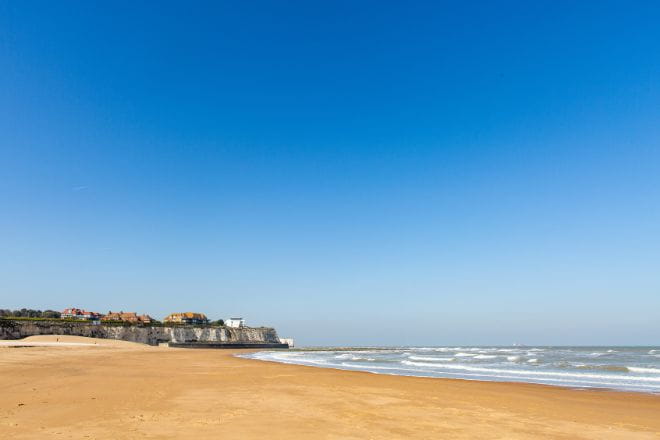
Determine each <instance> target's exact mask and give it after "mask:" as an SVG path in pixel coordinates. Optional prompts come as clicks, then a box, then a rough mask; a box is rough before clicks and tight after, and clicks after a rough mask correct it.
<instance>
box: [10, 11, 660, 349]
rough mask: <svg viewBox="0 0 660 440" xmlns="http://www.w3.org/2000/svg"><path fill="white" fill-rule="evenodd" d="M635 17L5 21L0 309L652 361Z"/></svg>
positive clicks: (156, 14)
mask: <svg viewBox="0 0 660 440" xmlns="http://www.w3.org/2000/svg"><path fill="white" fill-rule="evenodd" d="M659 22H660V7H659V6H658V5H657V3H654V2H648V3H645V2H632V3H631V2H579V4H576V2H557V1H552V2H534V4H530V2H497V4H494V3H493V2H483V3H480V2H473V3H465V4H458V3H456V2H446V3H443V2H428V3H426V2H416V3H412V4H410V2H408V3H405V4H404V3H402V2H391V3H390V2H359V3H356V2H324V3H323V2H233V3H229V2H226V3H224V2H192V4H184V3H180V2H179V3H168V2H137V3H135V2H123V3H122V2H111V3H107V4H104V5H99V4H93V3H90V2H45V1H44V2H32V1H26V2H2V3H0V206H1V207H2V211H1V212H2V214H1V215H0V248H1V252H0V307H2V308H18V307H33V308H56V309H61V308H64V307H67V306H80V307H85V308H88V309H92V310H97V311H101V312H106V311H107V310H109V309H113V310H115V309H122V310H135V311H138V312H147V313H150V314H152V315H153V316H156V317H159V318H162V317H163V316H164V315H166V314H167V313H170V312H173V311H183V310H193V311H203V312H206V313H207V314H208V315H210V316H211V317H213V318H220V317H228V316H230V315H241V316H245V317H246V318H247V320H248V323H249V324H253V325H259V324H264V325H273V326H275V327H276V328H277V329H278V330H279V332H280V334H281V335H283V336H292V337H295V338H297V339H298V341H299V342H300V343H302V344H326V345H332V344H414V345H424V344H436V345H440V344H510V343H514V342H519V343H528V344H657V341H658V340H660V276H659V274H660V266H659V265H658V262H659V261H660V123H659V122H660V28H659V27H658V26H657V23H659Z"/></svg>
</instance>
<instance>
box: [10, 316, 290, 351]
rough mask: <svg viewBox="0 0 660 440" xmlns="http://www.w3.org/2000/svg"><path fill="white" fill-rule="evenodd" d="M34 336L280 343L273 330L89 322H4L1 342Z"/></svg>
mask: <svg viewBox="0 0 660 440" xmlns="http://www.w3.org/2000/svg"><path fill="white" fill-rule="evenodd" d="M34 335H71V336H86V337H91V338H104V339H119V340H122V341H131V342H140V343H142V344H149V345H158V344H159V343H161V342H175V343H184V342H215V343H222V342H226V343H260V344H277V343H279V342H280V340H279V338H278V337H277V332H276V331H275V329H273V328H264V327H260V328H250V327H244V328H226V327H121V326H105V325H93V324H91V323H88V322H59V321H10V320H3V319H0V339H21V338H25V337H27V336H34Z"/></svg>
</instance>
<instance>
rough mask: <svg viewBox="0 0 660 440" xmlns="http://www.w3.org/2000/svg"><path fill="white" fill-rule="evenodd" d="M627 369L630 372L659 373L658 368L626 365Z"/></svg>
mask: <svg viewBox="0 0 660 440" xmlns="http://www.w3.org/2000/svg"><path fill="white" fill-rule="evenodd" d="M628 371H630V372H631V373H651V374H660V368H648V367H628Z"/></svg>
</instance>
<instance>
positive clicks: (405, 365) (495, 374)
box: [241, 347, 660, 392]
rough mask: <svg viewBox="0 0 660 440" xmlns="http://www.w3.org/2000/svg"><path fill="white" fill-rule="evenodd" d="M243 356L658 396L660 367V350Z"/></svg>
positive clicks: (432, 349) (482, 350) (481, 350)
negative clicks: (619, 390) (642, 392)
mask: <svg viewBox="0 0 660 440" xmlns="http://www.w3.org/2000/svg"><path fill="white" fill-rule="evenodd" d="M241 356H243V357H250V358H256V359H262V360H267V361H277V362H283V363H290V364H300V365H308V366H315V367H325V368H339V369H350V370H361V371H370V372H372V373H381V374H402V375H409V376H424V377H454V378H463V379H477V380H495V381H502V380H506V381H523V382H534V383H545V384H549V385H552V384H556V385H564V386H571V387H607V388H615V389H621V390H629V391H646V392H660V391H659V390H660V362H659V361H658V360H657V358H658V357H660V349H657V348H655V349H650V348H646V349H636V348H634V347H629V348H625V349H620V348H618V347H612V348H610V347H603V348H602V349H596V350H594V348H591V349H588V348H580V347H547V348H543V349H541V348H527V347H523V348H515V347H514V348H504V347H422V348H412V347H400V348H394V349H383V348H370V349H369V350H362V349H361V350H355V351H351V350H348V351H342V350H319V351H311V350H310V351H300V352H297V351H274V352H259V353H254V354H249V355H241ZM484 361H485V362H484ZM627 365H633V366H627Z"/></svg>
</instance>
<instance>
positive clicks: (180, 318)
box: [164, 312, 209, 324]
mask: <svg viewBox="0 0 660 440" xmlns="http://www.w3.org/2000/svg"><path fill="white" fill-rule="evenodd" d="M164 321H165V322H170V323H174V324H207V323H208V322H209V319H208V318H207V317H206V315H205V314H203V313H196V312H182V313H170V314H169V315H167V317H166V318H165V319H164Z"/></svg>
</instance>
